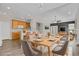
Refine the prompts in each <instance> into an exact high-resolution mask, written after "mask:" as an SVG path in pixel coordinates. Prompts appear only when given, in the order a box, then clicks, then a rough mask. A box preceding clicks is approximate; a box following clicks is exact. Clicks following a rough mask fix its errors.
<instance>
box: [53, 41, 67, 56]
mask: <svg viewBox="0 0 79 59" xmlns="http://www.w3.org/2000/svg"><path fill="white" fill-rule="evenodd" d="M62 44H63V43H62ZM67 47H68V41H65V42H64V44H63V45H62V46H61V45H57V46H56V47H55V48H54V49H53V50H52V52H53V55H55V54H57V55H62V56H63V55H65V54H66V51H67Z"/></svg>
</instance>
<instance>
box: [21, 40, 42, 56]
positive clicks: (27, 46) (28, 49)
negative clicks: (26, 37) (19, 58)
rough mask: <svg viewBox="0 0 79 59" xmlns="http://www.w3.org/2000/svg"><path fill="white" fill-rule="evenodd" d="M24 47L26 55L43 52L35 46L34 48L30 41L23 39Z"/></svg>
mask: <svg viewBox="0 0 79 59" xmlns="http://www.w3.org/2000/svg"><path fill="white" fill-rule="evenodd" d="M22 48H23V52H24V54H25V56H41V55H42V52H41V51H39V50H37V49H35V48H32V47H31V46H30V44H29V42H28V41H23V40H22Z"/></svg>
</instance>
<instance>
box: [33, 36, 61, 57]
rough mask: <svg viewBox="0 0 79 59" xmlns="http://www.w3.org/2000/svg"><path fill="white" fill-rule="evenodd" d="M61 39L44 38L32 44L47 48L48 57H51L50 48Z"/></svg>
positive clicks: (59, 37)
mask: <svg viewBox="0 0 79 59" xmlns="http://www.w3.org/2000/svg"><path fill="white" fill-rule="evenodd" d="M61 38H62V36H56V37H44V38H40V39H36V40H33V41H32V42H33V43H34V44H35V45H37V46H41V45H42V46H45V47H47V48H48V55H49V56H50V55H51V47H52V45H54V43H56V42H57V41H59V40H60V39H61Z"/></svg>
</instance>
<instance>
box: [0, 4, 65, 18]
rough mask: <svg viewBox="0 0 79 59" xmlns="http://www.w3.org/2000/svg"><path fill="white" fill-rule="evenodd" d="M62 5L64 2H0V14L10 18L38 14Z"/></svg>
mask: <svg viewBox="0 0 79 59" xmlns="http://www.w3.org/2000/svg"><path fill="white" fill-rule="evenodd" d="M62 5H64V3H62V4H60V3H1V4H0V15H1V16H2V15H7V16H10V17H12V18H27V17H28V16H38V15H39V16H40V15H42V14H43V13H45V12H46V11H48V10H50V9H54V8H57V7H59V6H62Z"/></svg>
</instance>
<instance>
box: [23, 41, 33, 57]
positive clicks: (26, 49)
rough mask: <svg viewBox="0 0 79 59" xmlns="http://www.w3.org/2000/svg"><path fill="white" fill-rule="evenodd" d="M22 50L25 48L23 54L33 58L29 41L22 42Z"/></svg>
mask: <svg viewBox="0 0 79 59" xmlns="http://www.w3.org/2000/svg"><path fill="white" fill-rule="evenodd" d="M22 48H23V52H24V54H25V55H26V56H32V52H31V50H30V47H29V45H28V43H27V41H22Z"/></svg>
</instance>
